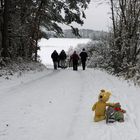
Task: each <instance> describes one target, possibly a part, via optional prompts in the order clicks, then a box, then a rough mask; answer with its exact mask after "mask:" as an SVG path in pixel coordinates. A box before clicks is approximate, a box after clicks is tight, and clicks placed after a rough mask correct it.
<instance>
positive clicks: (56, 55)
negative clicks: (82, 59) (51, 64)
mask: <svg viewBox="0 0 140 140" xmlns="http://www.w3.org/2000/svg"><path fill="white" fill-rule="evenodd" d="M51 58H52V60H53V61H58V53H57V51H54V52H53V53H52V54H51Z"/></svg>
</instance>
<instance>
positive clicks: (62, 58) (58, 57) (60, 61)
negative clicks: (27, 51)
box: [51, 50, 67, 70]
mask: <svg viewBox="0 0 140 140" xmlns="http://www.w3.org/2000/svg"><path fill="white" fill-rule="evenodd" d="M51 58H52V60H53V65H54V69H55V70H56V69H57V68H58V67H61V68H62V69H65V68H66V58H67V55H66V53H65V51H64V50H62V51H61V52H60V54H58V52H57V51H56V50H54V52H53V53H52V54H51Z"/></svg>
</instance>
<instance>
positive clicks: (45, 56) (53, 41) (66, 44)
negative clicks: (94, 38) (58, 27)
mask: <svg viewBox="0 0 140 140" xmlns="http://www.w3.org/2000/svg"><path fill="white" fill-rule="evenodd" d="M90 41H91V40H90V39H78V38H77V39H75V38H50V39H49V40H47V39H44V38H42V39H41V40H40V41H39V43H38V45H39V46H40V51H38V54H39V56H40V57H41V62H42V63H43V64H45V65H52V59H51V53H52V52H53V51H54V50H57V52H58V53H60V51H61V50H62V49H63V50H65V51H66V52H67V51H68V50H69V48H73V49H74V48H76V47H77V46H78V45H79V44H87V43H88V42H90Z"/></svg>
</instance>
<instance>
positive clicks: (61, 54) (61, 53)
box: [59, 50, 67, 60]
mask: <svg viewBox="0 0 140 140" xmlns="http://www.w3.org/2000/svg"><path fill="white" fill-rule="evenodd" d="M66 58H67V55H66V53H65V51H64V50H63V51H61V52H60V54H59V59H60V60H65V59H66Z"/></svg>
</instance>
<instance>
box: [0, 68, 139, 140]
mask: <svg viewBox="0 0 140 140" xmlns="http://www.w3.org/2000/svg"><path fill="white" fill-rule="evenodd" d="M33 76H34V78H32V77H33ZM28 77H30V78H31V80H29V79H28V80H27V79H26V77H25V78H21V77H20V78H18V80H16V79H15V81H17V82H15V83H14V84H13V86H11V81H7V83H5V82H3V81H2V82H1V81H0V83H1V85H2V86H1V87H0V90H1V92H0V140H93V139H94V140H140V134H139V132H140V108H139V106H140V101H139V99H140V94H139V93H140V88H136V87H133V86H129V85H128V84H127V83H126V82H124V81H121V80H118V79H117V78H115V77H113V76H110V75H108V74H106V73H104V72H101V71H98V70H94V69H87V70H86V71H82V70H81V69H80V70H79V71H77V72H75V71H72V70H71V69H66V70H57V71H54V70H48V71H44V72H42V73H38V74H32V75H28ZM19 79H22V80H19ZM4 85H6V86H4ZM102 88H105V89H108V90H111V91H112V97H111V98H110V102H120V103H121V104H122V108H124V109H125V110H126V111H127V114H126V116H125V123H113V124H109V125H106V123H105V121H102V122H99V123H95V122H93V113H92V111H91V107H92V104H93V103H95V102H96V101H97V96H98V94H99V90H100V89H102Z"/></svg>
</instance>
